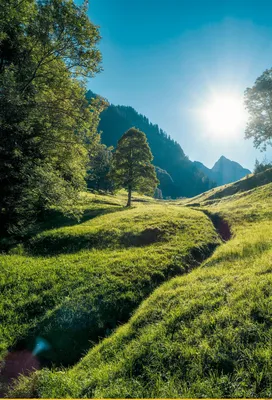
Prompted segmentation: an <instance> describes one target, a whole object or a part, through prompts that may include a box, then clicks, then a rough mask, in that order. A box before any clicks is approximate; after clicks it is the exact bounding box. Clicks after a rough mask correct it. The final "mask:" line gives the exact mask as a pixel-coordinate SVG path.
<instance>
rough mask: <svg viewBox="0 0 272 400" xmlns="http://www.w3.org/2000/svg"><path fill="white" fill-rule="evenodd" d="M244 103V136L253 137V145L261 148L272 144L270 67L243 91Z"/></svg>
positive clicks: (271, 83) (271, 80) (271, 78)
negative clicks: (245, 113)
mask: <svg viewBox="0 0 272 400" xmlns="http://www.w3.org/2000/svg"><path fill="white" fill-rule="evenodd" d="M245 105H246V108H247V110H248V113H249V121H248V124H247V127H246V138H253V139H254V146H255V147H257V148H259V147H261V148H262V149H263V150H265V149H266V146H267V145H272V69H269V70H266V71H264V73H263V74H262V75H261V76H260V77H259V78H258V79H257V80H256V82H255V84H254V85H253V87H252V88H248V89H246V91H245Z"/></svg>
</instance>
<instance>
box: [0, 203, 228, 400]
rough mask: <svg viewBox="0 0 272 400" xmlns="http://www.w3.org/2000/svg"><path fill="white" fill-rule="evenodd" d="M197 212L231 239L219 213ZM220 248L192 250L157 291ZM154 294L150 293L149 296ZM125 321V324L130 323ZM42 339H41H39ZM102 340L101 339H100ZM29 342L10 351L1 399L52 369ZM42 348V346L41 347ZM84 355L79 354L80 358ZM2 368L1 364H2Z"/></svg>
mask: <svg viewBox="0 0 272 400" xmlns="http://www.w3.org/2000/svg"><path fill="white" fill-rule="evenodd" d="M190 208H192V209H194V210H196V211H200V212H203V213H204V214H205V215H206V216H207V217H208V218H209V219H210V221H211V222H212V224H213V225H214V227H215V229H216V232H217V233H218V235H219V236H220V238H221V239H222V241H223V242H226V241H228V240H230V239H231V237H232V234H231V228H230V225H229V223H228V222H227V221H226V220H225V219H224V218H222V217H221V216H220V215H219V214H217V213H211V212H209V211H207V210H205V209H200V208H195V207H190ZM217 247H218V244H214V243H211V244H210V245H208V246H207V247H206V248H205V249H203V248H202V249H201V248H199V247H195V248H193V249H192V251H191V253H190V255H189V256H188V257H187V258H185V259H184V261H183V263H184V267H185V268H184V270H183V271H182V270H181V269H180V268H178V267H177V266H175V265H173V266H172V268H171V270H169V274H168V275H167V277H166V279H165V280H163V281H160V282H159V281H158V282H156V283H155V282H154V283H155V289H157V288H158V287H159V286H160V285H161V284H163V283H164V282H166V281H167V280H169V279H171V278H174V277H176V276H180V275H183V274H186V273H189V272H191V271H192V270H193V269H194V268H196V267H198V266H200V265H201V264H202V263H203V262H204V261H206V260H207V259H208V258H209V257H211V255H212V254H213V252H214V250H215V249H216V248H217ZM151 294H152V292H151V293H149V296H150V295H151ZM131 311H133V310H131ZM128 320H129V318H128V319H127V321H123V323H126V322H128ZM39 339H41V338H39ZM100 339H101V337H100ZM26 342H27V338H24V339H23V340H21V341H19V342H18V343H17V344H16V345H15V346H14V347H13V348H12V349H10V351H9V352H8V354H7V356H6V358H5V360H4V362H3V364H4V366H3V368H2V369H1V370H0V397H1V398H2V397H4V396H5V395H6V393H7V390H8V388H9V387H10V386H11V385H12V383H13V381H14V380H16V378H18V377H19V375H24V376H28V375H30V374H31V372H33V370H38V369H41V368H43V367H45V366H46V367H50V366H49V365H48V363H47V364H46V365H44V363H43V361H42V359H41V358H40V357H39V356H38V353H39V352H40V351H37V348H35V349H34V350H33V351H32V352H31V351H30V350H29V349H27V347H26V346H25V343H26ZM37 346H38V348H39V346H40V344H38V345H36V347H37ZM41 347H42V346H41ZM40 350H42V349H40ZM81 356H82V355H81V354H79V358H80V357H81ZM0 368H1V364H0Z"/></svg>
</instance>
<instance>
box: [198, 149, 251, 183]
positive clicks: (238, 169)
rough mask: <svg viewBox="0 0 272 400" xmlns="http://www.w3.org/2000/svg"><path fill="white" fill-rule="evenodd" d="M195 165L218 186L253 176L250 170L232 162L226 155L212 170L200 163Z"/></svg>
mask: <svg viewBox="0 0 272 400" xmlns="http://www.w3.org/2000/svg"><path fill="white" fill-rule="evenodd" d="M194 163H195V165H196V166H197V168H199V169H201V170H202V172H203V173H205V174H206V175H207V176H208V178H209V179H211V180H213V181H215V182H216V184H217V186H220V185H225V184H227V183H231V182H236V181H238V180H239V179H242V178H244V177H245V176H246V175H248V174H251V171H250V170H249V169H247V168H244V167H243V166H242V165H241V164H239V163H238V162H236V161H232V160H230V159H229V158H227V157H225V156H224V155H222V156H221V157H220V158H219V159H218V160H217V161H216V162H215V163H214V165H213V167H212V168H208V167H206V166H205V165H204V164H203V163H201V162H200V161H194Z"/></svg>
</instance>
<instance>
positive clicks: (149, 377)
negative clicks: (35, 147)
mask: <svg viewBox="0 0 272 400" xmlns="http://www.w3.org/2000/svg"><path fill="white" fill-rule="evenodd" d="M168 207H170V206H168ZM172 207H173V208H174V209H176V208H179V207H180V206H178V207H175V205H173V206H172ZM200 207H201V208H203V210H204V211H205V210H206V211H208V212H209V213H217V214H218V213H219V214H221V215H222V217H224V218H225V219H226V220H228V221H229V222H230V223H231V227H232V232H233V237H232V239H231V240H230V241H228V242H227V243H225V244H223V245H222V246H220V247H218V248H217V249H216V251H215V252H214V254H213V255H212V256H211V257H210V258H208V260H207V261H206V262H204V263H203V264H202V266H201V267H199V268H196V269H194V270H193V271H191V272H190V273H188V274H186V275H183V276H181V277H177V278H174V279H171V280H170V281H168V282H167V283H164V284H162V285H161V286H160V287H159V288H158V289H156V290H155V291H154V292H153V293H152V294H151V295H150V296H149V297H148V298H147V299H146V300H145V301H144V302H142V304H141V305H140V307H138V309H137V310H136V312H135V313H134V315H133V316H132V318H131V319H130V320H129V322H128V323H127V324H125V325H124V326H121V327H119V328H118V329H117V330H116V331H115V332H114V333H113V334H112V335H111V336H110V337H108V338H107V339H104V340H103V341H102V342H101V343H100V344H98V345H97V346H95V347H93V348H92V349H91V350H90V351H89V352H88V354H87V355H86V357H84V358H83V359H82V360H81V361H80V362H79V363H78V364H76V365H75V366H74V367H73V368H70V369H67V370H62V371H59V372H58V371H52V370H46V369H45V370H42V371H38V372H37V373H35V374H34V375H33V376H32V377H31V379H29V378H21V380H20V382H19V384H18V385H17V386H16V388H15V389H14V391H13V392H12V393H11V394H12V396H25V397H28V396H31V395H32V396H33V395H34V396H38V397H67V396H68V397H69V396H70V397H121V398H122V397H271V396H272V361H271V360H272V346H271V343H272V273H271V272H272V184H271V183H270V184H267V185H264V186H261V187H258V188H255V189H253V190H250V191H248V192H244V193H237V194H235V195H233V196H228V197H224V198H217V199H216V200H215V199H214V201H213V202H212V203H210V204H209V202H207V201H205V199H204V201H203V203H200ZM166 209H167V208H166ZM180 211H181V212H182V213H183V212H185V208H184V207H180ZM135 212H136V211H135ZM138 212H140V211H139V210H138ZM190 212H191V211H190ZM205 234H206V231H205ZM136 250H137V251H139V249H136ZM147 254H149V253H146V256H147Z"/></svg>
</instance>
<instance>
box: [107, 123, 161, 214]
mask: <svg viewBox="0 0 272 400" xmlns="http://www.w3.org/2000/svg"><path fill="white" fill-rule="evenodd" d="M152 159H153V156H152V153H151V150H150V147H149V145H148V143H147V140H146V135H145V134H144V132H141V131H139V130H138V129H136V128H130V129H129V130H128V131H127V132H126V133H124V135H123V136H122V137H121V139H120V140H119V141H118V144H117V148H116V150H115V152H114V154H113V160H112V169H111V178H112V179H113V181H114V183H115V187H117V188H121V187H123V188H125V189H127V191H128V202H127V207H130V206H131V194H132V191H133V190H137V191H138V192H140V193H144V194H151V195H153V193H154V190H155V189H156V187H157V185H158V183H159V181H158V179H157V177H156V172H155V168H154V166H153V165H152V164H151V161H152Z"/></svg>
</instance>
